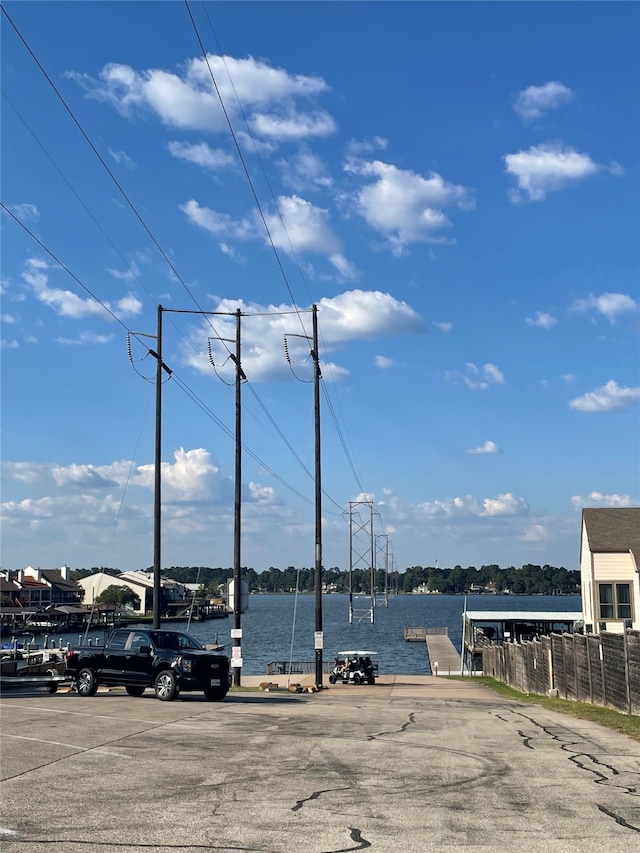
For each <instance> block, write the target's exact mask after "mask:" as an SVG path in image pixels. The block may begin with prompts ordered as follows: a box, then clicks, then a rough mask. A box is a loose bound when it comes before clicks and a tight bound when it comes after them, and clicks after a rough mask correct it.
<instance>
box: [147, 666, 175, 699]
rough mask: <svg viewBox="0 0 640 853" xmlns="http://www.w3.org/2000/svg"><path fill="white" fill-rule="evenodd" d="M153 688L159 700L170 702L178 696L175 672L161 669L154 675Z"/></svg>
mask: <svg viewBox="0 0 640 853" xmlns="http://www.w3.org/2000/svg"><path fill="white" fill-rule="evenodd" d="M153 689H154V690H155V691H156V696H157V697H158V699H159V700H160V701H161V702H171V701H172V700H173V699H175V698H176V697H177V696H178V693H179V692H180V691H179V690H178V683H177V681H176V675H175V672H173V670H171V669H163V670H162V672H159V673H158V675H157V676H156V681H155V684H154V685H153Z"/></svg>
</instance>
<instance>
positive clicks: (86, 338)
mask: <svg viewBox="0 0 640 853" xmlns="http://www.w3.org/2000/svg"><path fill="white" fill-rule="evenodd" d="M112 340H113V335H96V334H95V332H81V333H80V335H78V337H77V338H56V341H57V342H58V343H59V344H69V345H71V346H77V345H80V344H108V343H109V342H110V341H112Z"/></svg>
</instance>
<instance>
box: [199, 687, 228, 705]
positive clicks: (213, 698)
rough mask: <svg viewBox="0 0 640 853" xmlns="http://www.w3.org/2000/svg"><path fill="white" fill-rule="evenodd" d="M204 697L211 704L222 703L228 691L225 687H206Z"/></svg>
mask: <svg viewBox="0 0 640 853" xmlns="http://www.w3.org/2000/svg"><path fill="white" fill-rule="evenodd" d="M204 695H205V696H206V698H207V699H208V700H209V702H222V700H223V699H224V697H225V696H226V695H227V691H226V689H225V688H224V687H205V688H204Z"/></svg>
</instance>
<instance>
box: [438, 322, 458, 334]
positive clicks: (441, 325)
mask: <svg viewBox="0 0 640 853" xmlns="http://www.w3.org/2000/svg"><path fill="white" fill-rule="evenodd" d="M433 325H434V326H435V327H436V329H440V331H441V332H445V333H446V332H450V331H451V329H453V323H447V322H443V323H436V322H434V323H433Z"/></svg>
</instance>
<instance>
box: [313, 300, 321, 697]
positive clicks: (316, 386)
mask: <svg viewBox="0 0 640 853" xmlns="http://www.w3.org/2000/svg"><path fill="white" fill-rule="evenodd" d="M320 375H321V374H320V357H319V353H318V306H317V305H314V306H313V410H314V421H315V448H316V452H315V457H316V470H315V485H316V570H315V593H316V594H315V610H316V633H315V643H314V645H315V652H316V687H317V688H318V689H321V688H322V674H323V673H322V647H323V644H324V637H323V633H322V482H321V464H320V459H321V457H320Z"/></svg>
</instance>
